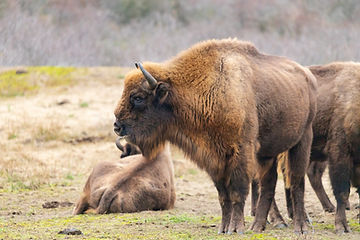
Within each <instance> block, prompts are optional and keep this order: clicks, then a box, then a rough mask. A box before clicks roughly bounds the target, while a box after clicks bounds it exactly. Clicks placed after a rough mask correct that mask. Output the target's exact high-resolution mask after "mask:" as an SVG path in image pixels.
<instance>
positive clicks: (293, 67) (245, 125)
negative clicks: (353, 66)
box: [102, 39, 316, 233]
mask: <svg viewBox="0 0 360 240" xmlns="http://www.w3.org/2000/svg"><path fill="white" fill-rule="evenodd" d="M137 67H138V68H139V69H138V70H133V71H131V72H130V73H128V75H127V76H126V78H125V87H124V91H123V94H122V97H121V100H120V101H119V103H118V105H117V107H116V109H115V116H116V122H115V123H114V130H115V132H116V133H117V134H118V135H120V136H123V137H125V138H126V139H127V140H128V141H130V142H132V143H134V144H136V145H138V146H139V147H140V149H141V151H142V152H143V154H144V155H145V157H148V158H152V157H153V156H155V155H156V154H157V153H158V151H159V150H160V149H162V147H163V145H164V144H165V142H166V141H170V142H171V143H173V144H175V145H177V146H179V147H180V148H181V149H182V150H183V151H184V152H185V153H186V154H187V155H188V156H189V157H190V158H191V159H192V161H194V162H195V163H196V164H197V165H198V166H199V167H200V168H202V169H205V170H206V171H207V173H208V174H209V175H210V177H211V178H212V180H213V181H214V184H215V186H216V188H217V190H218V193H219V201H220V205H221V210H222V222H221V225H220V228H219V232H220V233H223V232H228V233H231V232H238V233H242V232H243V231H244V203H245V199H246V196H247V194H248V191H249V183H250V181H251V179H252V177H253V176H254V170H255V169H257V171H256V173H257V175H258V176H259V179H260V186H261V190H260V197H259V202H258V206H259V207H258V208H257V210H256V216H255V220H254V223H253V225H252V229H253V230H255V231H262V230H263V229H264V228H265V225H266V217H267V214H268V211H269V208H270V205H271V202H272V198H273V195H274V189H275V184H276V179H277V172H276V161H275V159H276V156H277V155H278V154H279V153H281V152H283V151H285V150H287V149H290V150H289V151H290V161H291V164H290V167H291V169H290V170H291V194H292V197H293V201H294V205H295V218H294V228H295V231H296V232H305V231H306V230H307V226H306V223H305V219H304V199H303V198H304V175H305V173H306V166H307V164H308V160H309V156H310V147H311V142H312V128H311V124H312V120H313V118H314V115H315V112H316V80H315V78H314V76H313V75H312V74H311V72H310V71H309V70H308V69H306V68H304V67H301V66H300V65H298V64H297V63H295V62H293V61H290V60H288V59H286V58H283V57H276V56H269V55H264V54H262V53H260V52H258V50H257V49H256V48H255V47H254V46H253V45H252V44H250V43H247V42H241V41H238V40H232V39H226V40H210V41H205V42H202V43H199V44H196V45H195V46H193V47H192V48H190V49H188V50H186V51H184V52H182V53H180V54H179V55H177V56H176V57H174V58H173V59H171V60H169V61H166V62H164V63H151V62H148V63H145V64H144V66H142V65H141V64H137ZM111 199H112V193H111V191H108V192H105V193H104V197H103V198H102V200H104V202H105V203H107V204H110V202H111ZM105 206H106V204H105Z"/></svg>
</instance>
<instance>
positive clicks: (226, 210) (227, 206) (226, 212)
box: [214, 179, 232, 234]
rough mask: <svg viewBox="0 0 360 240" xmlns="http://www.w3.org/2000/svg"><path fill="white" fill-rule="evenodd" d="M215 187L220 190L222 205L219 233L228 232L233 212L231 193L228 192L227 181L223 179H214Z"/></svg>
mask: <svg viewBox="0 0 360 240" xmlns="http://www.w3.org/2000/svg"><path fill="white" fill-rule="evenodd" d="M214 183H215V187H216V189H217V190H218V194H219V202H220V207H221V213H222V218H221V225H220V227H219V232H218V233H219V234H221V233H226V232H228V229H229V224H230V218H231V212H232V205H231V201H230V198H229V194H228V192H227V189H226V186H225V181H224V180H223V179H222V180H220V181H214Z"/></svg>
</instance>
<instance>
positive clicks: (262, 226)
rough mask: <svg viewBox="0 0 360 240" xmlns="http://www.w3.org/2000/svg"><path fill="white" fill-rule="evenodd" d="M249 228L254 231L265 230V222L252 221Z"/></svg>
mask: <svg viewBox="0 0 360 240" xmlns="http://www.w3.org/2000/svg"><path fill="white" fill-rule="evenodd" d="M250 229H251V230H253V231H254V232H262V231H264V230H265V224H261V223H258V222H254V223H253V225H252V226H251V228H250Z"/></svg>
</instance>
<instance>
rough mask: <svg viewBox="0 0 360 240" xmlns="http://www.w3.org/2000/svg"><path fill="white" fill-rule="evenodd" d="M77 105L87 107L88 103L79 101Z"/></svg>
mask: <svg viewBox="0 0 360 240" xmlns="http://www.w3.org/2000/svg"><path fill="white" fill-rule="evenodd" d="M79 106H80V107H81V108H87V107H88V106H89V103H87V102H81V103H80V104H79Z"/></svg>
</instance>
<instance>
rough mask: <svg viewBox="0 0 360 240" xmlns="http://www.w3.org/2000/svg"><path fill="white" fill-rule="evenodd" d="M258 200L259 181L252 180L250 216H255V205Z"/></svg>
mask: <svg viewBox="0 0 360 240" xmlns="http://www.w3.org/2000/svg"><path fill="white" fill-rule="evenodd" d="M258 200H259V181H258V180H256V179H253V180H252V182H251V216H255V213H256V204H257V201H258Z"/></svg>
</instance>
